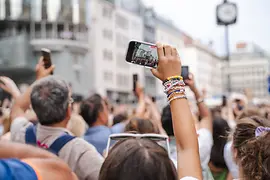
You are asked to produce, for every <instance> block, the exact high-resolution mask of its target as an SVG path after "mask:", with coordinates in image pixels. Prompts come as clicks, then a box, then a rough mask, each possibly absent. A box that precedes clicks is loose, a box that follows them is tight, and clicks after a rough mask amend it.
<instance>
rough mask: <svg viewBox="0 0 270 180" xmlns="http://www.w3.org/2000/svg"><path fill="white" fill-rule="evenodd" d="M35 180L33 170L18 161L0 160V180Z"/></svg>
mask: <svg viewBox="0 0 270 180" xmlns="http://www.w3.org/2000/svg"><path fill="white" fill-rule="evenodd" d="M11 176H12V177H13V179H14V180H16V179H18V180H19V179H20V180H26V179H27V180H37V175H36V173H35V171H34V169H33V168H32V167H31V166H29V165H28V164H26V163H24V162H22V161H20V160H18V159H4V160H0V179H9V178H10V177H11Z"/></svg>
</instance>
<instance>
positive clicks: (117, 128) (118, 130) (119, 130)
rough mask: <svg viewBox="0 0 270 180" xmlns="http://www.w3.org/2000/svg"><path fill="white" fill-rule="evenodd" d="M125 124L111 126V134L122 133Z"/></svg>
mask: <svg viewBox="0 0 270 180" xmlns="http://www.w3.org/2000/svg"><path fill="white" fill-rule="evenodd" d="M125 127H126V124H125V123H118V124H116V125H114V126H113V127H111V131H112V133H113V134H116V133H123V132H124V131H125Z"/></svg>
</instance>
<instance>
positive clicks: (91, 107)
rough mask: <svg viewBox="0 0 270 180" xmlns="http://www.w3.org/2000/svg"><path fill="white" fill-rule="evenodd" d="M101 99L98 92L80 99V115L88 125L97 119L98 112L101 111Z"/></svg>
mask: <svg viewBox="0 0 270 180" xmlns="http://www.w3.org/2000/svg"><path fill="white" fill-rule="evenodd" d="M102 102H103V99H102V97H101V96H100V95H99V94H94V95H92V96H91V97H89V98H87V99H86V100H84V101H82V103H81V106H80V109H81V112H80V115H81V116H82V117H83V119H84V120H85V121H86V123H87V124H88V125H89V126H92V124H94V123H95V122H96V121H97V118H98V114H99V112H101V111H103V105H102Z"/></svg>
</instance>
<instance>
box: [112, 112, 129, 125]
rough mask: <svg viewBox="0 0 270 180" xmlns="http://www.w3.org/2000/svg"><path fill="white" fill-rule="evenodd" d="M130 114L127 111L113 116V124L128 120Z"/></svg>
mask: <svg viewBox="0 0 270 180" xmlns="http://www.w3.org/2000/svg"><path fill="white" fill-rule="evenodd" d="M127 119H128V116H127V114H126V113H120V114H117V115H115V116H114V117H113V125H115V124H118V123H121V122H123V121H126V120H127Z"/></svg>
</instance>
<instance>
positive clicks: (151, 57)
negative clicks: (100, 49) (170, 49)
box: [126, 41, 158, 68]
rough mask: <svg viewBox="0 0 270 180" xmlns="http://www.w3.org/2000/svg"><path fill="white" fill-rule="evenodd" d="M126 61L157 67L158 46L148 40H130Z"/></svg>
mask: <svg viewBox="0 0 270 180" xmlns="http://www.w3.org/2000/svg"><path fill="white" fill-rule="evenodd" d="M126 61H127V62H129V63H133V64H137V65H141V66H145V67H150V68H157V65H158V54H157V46H156V45H155V44H151V43H147V42H139V41H130V42H129V45H128V50H127V55H126Z"/></svg>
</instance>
